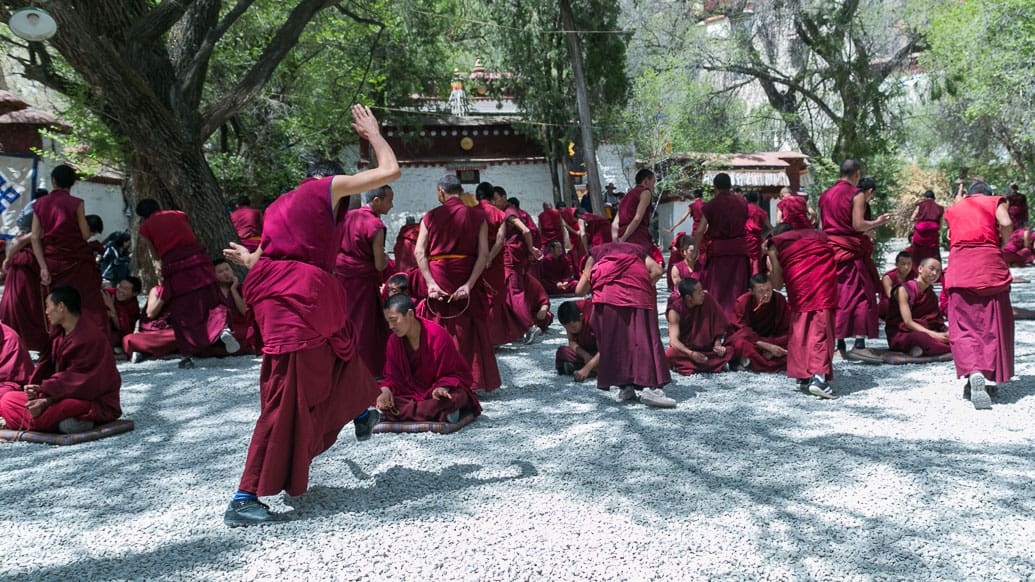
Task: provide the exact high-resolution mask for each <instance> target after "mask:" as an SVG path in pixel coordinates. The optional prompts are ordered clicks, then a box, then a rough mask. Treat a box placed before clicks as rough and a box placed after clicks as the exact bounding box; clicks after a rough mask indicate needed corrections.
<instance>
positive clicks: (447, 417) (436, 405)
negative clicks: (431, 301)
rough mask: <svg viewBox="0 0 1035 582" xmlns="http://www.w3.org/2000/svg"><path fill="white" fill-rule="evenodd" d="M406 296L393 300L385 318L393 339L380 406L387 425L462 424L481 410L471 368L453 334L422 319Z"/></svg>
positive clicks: (386, 349)
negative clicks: (463, 415) (475, 393)
mask: <svg viewBox="0 0 1035 582" xmlns="http://www.w3.org/2000/svg"><path fill="white" fill-rule="evenodd" d="M415 309H416V307H415V306H414V304H413V301H412V300H411V299H410V298H409V297H407V296H405V295H395V296H393V297H390V298H389V299H388V301H387V302H386V303H385V308H384V317H385V319H386V320H387V321H388V328H389V329H390V330H391V331H392V334H393V335H392V336H391V337H389V338H388V345H387V347H386V348H385V367H384V371H383V375H384V379H383V380H381V381H380V387H381V394H380V395H379V396H378V397H377V408H378V409H379V410H380V411H381V414H382V416H383V417H384V418H385V420H388V421H430V422H443V421H445V422H457V421H458V420H460V416H461V415H462V414H464V413H468V414H474V415H475V416H478V415H479V414H481V412H482V407H481V405H479V404H478V398H477V397H476V396H475V395H474V391H472V390H471V384H472V382H473V379H472V377H471V368H470V366H468V365H467V362H466V361H465V360H464V358H463V357H462V356H461V355H460V352H459V351H457V349H456V343H455V342H454V341H453V336H451V335H449V332H447V331H446V330H445V329H444V328H443V327H442V326H440V325H439V324H437V323H435V322H433V321H430V320H427V319H424V318H421V317H417V315H416V313H415Z"/></svg>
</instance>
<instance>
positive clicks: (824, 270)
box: [770, 227, 837, 379]
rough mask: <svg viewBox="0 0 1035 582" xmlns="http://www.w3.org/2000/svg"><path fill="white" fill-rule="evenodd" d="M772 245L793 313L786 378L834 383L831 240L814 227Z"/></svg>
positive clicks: (834, 299) (834, 285)
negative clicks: (824, 379)
mask: <svg viewBox="0 0 1035 582" xmlns="http://www.w3.org/2000/svg"><path fill="white" fill-rule="evenodd" d="M770 241H771V243H772V244H773V245H774V246H775V248H776V253H777V256H778V257H779V260H780V266H781V268H782V271H783V282H784V286H785V287H786V288H787V302H788V304H789V305H790V308H791V331H790V334H789V337H788V338H787V376H788V377H790V378H798V379H808V378H811V377H812V376H814V375H816V374H826V375H827V377H828V378H833V374H834V364H833V362H834V343H835V341H834V340H835V338H834V319H835V313H834V310H835V309H836V308H837V270H836V263H835V262H834V251H833V250H831V248H830V243H829V241H828V240H827V235H826V234H825V233H822V232H818V231H815V230H813V229H812V228H811V227H810V228H803V229H797V230H792V231H789V232H785V233H783V234H780V235H777V236H774V237H772V238H771V239H770Z"/></svg>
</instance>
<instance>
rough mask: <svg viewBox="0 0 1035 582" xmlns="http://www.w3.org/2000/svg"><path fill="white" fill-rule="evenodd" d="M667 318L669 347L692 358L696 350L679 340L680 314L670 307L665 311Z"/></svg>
mask: <svg viewBox="0 0 1035 582" xmlns="http://www.w3.org/2000/svg"><path fill="white" fill-rule="evenodd" d="M665 319H666V320H668V347H670V348H672V349H674V350H679V351H681V352H683V353H684V354H686V355H688V356H690V357H691V358H692V357H693V356H694V353H695V352H694V351H693V350H691V349H690V348H688V347H686V345H684V344H683V342H681V341H679V314H678V313H676V312H675V311H672V310H671V309H670V310H668V311H666V312H665Z"/></svg>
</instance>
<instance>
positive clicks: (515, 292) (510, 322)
mask: <svg viewBox="0 0 1035 582" xmlns="http://www.w3.org/2000/svg"><path fill="white" fill-rule="evenodd" d="M492 190H493V204H494V205H495V206H496V208H498V209H500V210H502V211H503V212H504V222H503V225H502V226H501V227H500V228H501V229H503V232H504V235H503V237H504V238H503V241H504V246H503V265H504V268H505V270H506V276H507V279H506V297H505V302H506V305H507V307H508V309H507V310H505V311H503V312H501V313H497V314H495V315H496V316H497V317H499V318H500V320H502V321H504V322H506V324H507V327H508V329H509V331H508V334H507V337H508V338H510V340H509V341H514V340H515V339H517V338H520V337H523V338H524V341H525V343H531V341H532V340H533V339H535V337H536V336H537V335H538V329H539V328H534V327H533V326H535V325H536V322H537V319H538V318H537V312H536V311H534V310H533V307H535V306H536V298H535V297H531V296H530V293H531V292H534V291H535V290H536V289H535V287H534V286H533V285H532V284H530V283H529V279H534V277H533V275H532V274H531V273H530V264H531V261H533V260H534V261H539V260H541V259H542V257H543V255H542V252H540V251H539V247H538V246H537V245H536V242H535V236H534V233H533V232H532V231H531V230H530V229H529V228H528V225H527V224H526V223H525V221H524V220H522V219H521V216H522V215H521V210H520V209H519V208H518V207H516V206H514V205H513V204H512V203H510V202H509V201H508V200H507V192H506V190H504V189H503V188H501V187H499V186H496V187H494V188H493V189H492Z"/></svg>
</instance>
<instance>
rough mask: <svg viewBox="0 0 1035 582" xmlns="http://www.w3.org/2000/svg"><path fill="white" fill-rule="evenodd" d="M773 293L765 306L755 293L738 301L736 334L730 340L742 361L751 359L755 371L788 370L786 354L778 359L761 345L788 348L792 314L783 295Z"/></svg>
mask: <svg viewBox="0 0 1035 582" xmlns="http://www.w3.org/2000/svg"><path fill="white" fill-rule="evenodd" d="M770 293H771V295H770V298H769V301H767V302H765V303H759V300H758V298H757V297H756V296H755V294H754V293H752V292H751V291H748V292H747V293H744V294H743V295H741V296H740V297H738V298H737V304H736V305H735V306H734V307H733V322H732V327H733V329H734V330H735V331H734V332H733V334H732V335H730V337H729V338H728V339H727V340H726V343H728V344H731V345H732V346H733V349H734V350H735V351H736V352H737V354H738V355H739V356H740V357H741V358H747V359H749V360H751V370H752V371H755V372H782V371H784V370H786V369H787V355H786V354H784V355H782V356H775V355H774V354H773V353H772V352H770V351H768V350H765V349H762V348H760V347H759V346H758V342H764V343H768V344H772V345H774V346H778V347H781V348H783V349H784V350H786V349H787V339H788V336H789V334H790V331H791V312H790V309H789V307H788V305H787V299H785V298H784V296H783V295H781V294H780V293H778V292H776V291H771V290H770Z"/></svg>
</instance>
